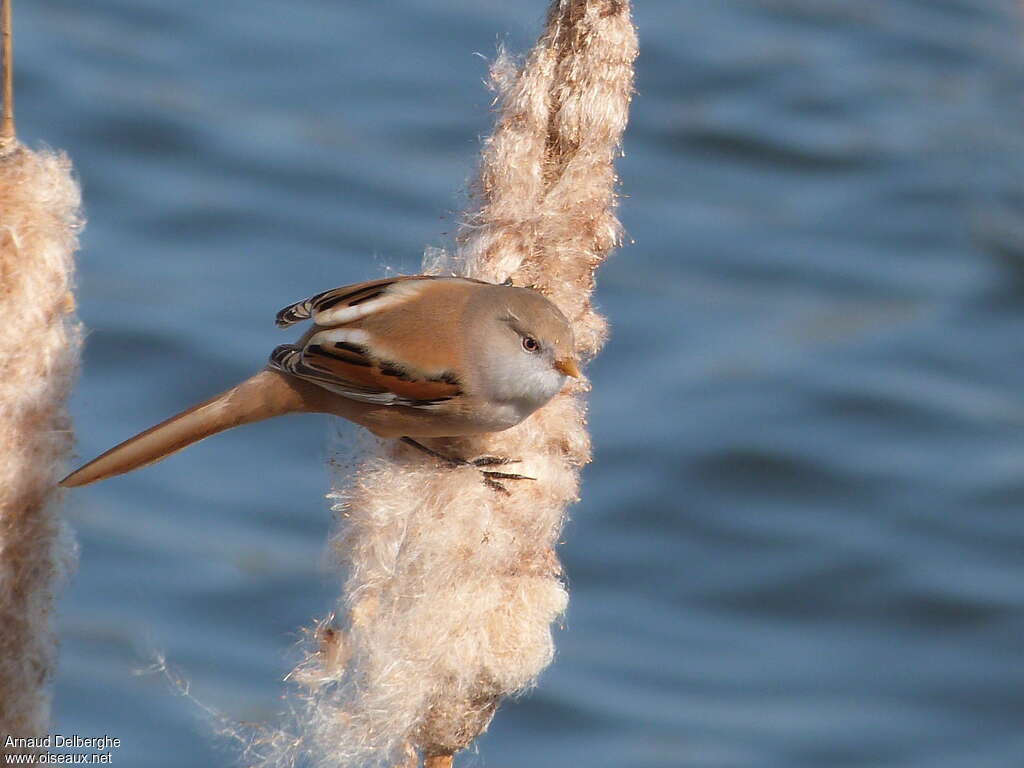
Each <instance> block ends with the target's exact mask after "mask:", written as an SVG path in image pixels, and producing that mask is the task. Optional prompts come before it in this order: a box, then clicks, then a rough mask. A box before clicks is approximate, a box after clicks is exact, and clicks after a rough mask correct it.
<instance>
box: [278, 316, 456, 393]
mask: <svg viewBox="0 0 1024 768" xmlns="http://www.w3.org/2000/svg"><path fill="white" fill-rule="evenodd" d="M357 333H358V332H357V331H349V332H348V334H347V336H348V337H349V338H350V337H351V336H354V335H355V334H357ZM349 338H346V332H345V329H340V328H338V329H329V330H325V331H321V332H319V333H316V334H314V335H313V336H311V337H310V338H309V340H308V341H307V342H306V344H305V346H298V345H295V344H283V345H281V346H280V347H278V348H277V349H275V350H274V352H273V353H272V354H271V356H270V367H271V368H274V369H276V370H279V371H284V372H285V373H289V374H291V375H292V376H296V377H298V378H300V379H304V380H306V381H309V382H312V383H313V384H317V385H318V386H321V387H323V388H324V389H328V390H330V391H331V392H335V393H337V394H339V395H342V396H343V397H347V398H349V399H350V400H358V401H360V402H364V403H373V404H376V405H404V406H407V407H410V408H432V407H435V406H438V405H441V404H442V403H445V402H448V401H449V400H451V399H453V398H455V397H458V396H459V395H461V394H462V386H461V382H460V381H459V379H458V377H457V376H455V374H454V373H451V372H448V371H445V372H443V373H442V374H440V375H436V374H427V373H424V372H422V371H418V370H415V369H413V368H410V367H408V366H399V365H397V364H396V363H394V362H391V361H388V360H382V359H380V358H378V357H376V356H375V355H373V354H372V353H371V352H370V350H369V349H368V347H367V346H366V345H364V344H360V343H358V342H357V341H351V340H349ZM357 338H358V337H357Z"/></svg>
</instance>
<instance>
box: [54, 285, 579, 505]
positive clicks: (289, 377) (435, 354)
mask: <svg viewBox="0 0 1024 768" xmlns="http://www.w3.org/2000/svg"><path fill="white" fill-rule="evenodd" d="M307 319H312V320H313V327H312V328H310V329H309V331H307V332H306V334H305V335H304V336H303V337H302V338H301V339H300V340H299V343H298V344H284V345H282V346H279V347H278V348H277V349H275V350H274V351H273V353H272V354H271V355H270V362H269V364H268V365H267V367H266V368H265V369H264V370H262V371H260V372H259V373H257V374H256V375H255V376H252V377H251V378H249V379H246V380H245V381H243V382H242V383H241V384H239V385H238V386H236V387H233V388H232V389H229V390H228V391H227V392H223V393H221V394H219V395H217V396H216V397H213V398H211V399H209V400H207V401H206V402H204V403H200V404H199V405H196V406H194V407H192V408H190V409H188V410H187V411H183V412H182V413H179V414H178V415H177V416H172V417H171V418H169V419H168V420H167V421H164V422H162V423H161V424H158V425H156V426H155V427H152V428H150V429H147V430H146V431H145V432H142V433H141V434H138V435H136V436H135V437H133V438H131V439H129V440H126V441H125V442H123V443H121V444H120V445H118V446H116V447H114V448H111V449H110V450H109V451H107V452H106V453H104V454H103V455H102V456H99V457H98V458H96V459H93V460H92V461H90V462H89V463H88V464H86V465H85V466H84V467H82V468H81V469H78V470H76V471H75V472H72V473H71V474H70V475H68V476H67V477H65V478H64V479H63V480H62V481H61V483H60V484H61V485H63V486H78V485H88V484H89V483H94V482H96V481H97V480H103V479H105V478H108V477H112V476H114V475H120V474H124V473H125V472H130V471H132V470H133V469H138V468H139V467H144V466H146V465H148V464H153V463H155V462H157V461H160V460H161V459H163V458H165V457H167V456H170V455H171V454H172V453H175V452H176V451H180V450H181V449H182V448H185V447H186V446H189V445H191V444H192V443H195V442H197V441H199V440H202V439H203V438H206V437H209V436H210V435H214V434H216V433H218V432H223V431H224V430H226V429H231V428H232V427H237V426H240V425H242V424H249V423H252V422H255V421H262V420H263V419H269V418H272V417H274V416H280V415H282V414H285V413H291V412H294V411H299V412H313V413H330V414H334V415H336V416H341V417H343V418H346V419H349V420H350V421H354V422H355V423H357V424H361V425H362V426H364V427H366V428H367V429H369V430H370V431H371V432H373V433H374V434H376V435H379V436H380V437H397V438H402V439H403V440H404V441H405V442H407V443H409V444H411V445H414V446H415V447H417V448H419V449H421V450H423V451H426V452H427V453H429V454H431V455H433V456H436V457H438V458H441V459H444V460H447V461H449V462H451V463H453V464H474V465H476V466H478V467H483V466H488V465H494V464H503V463H507V461H508V460H507V459H497V458H493V457H484V458H483V459H478V460H476V461H474V462H467V461H465V460H462V459H452V458H450V457H446V456H443V455H441V454H439V453H436V452H434V451H432V450H430V449H429V448H427V447H426V446H423V445H420V444H419V443H417V442H416V441H415V439H414V438H417V437H424V438H426V437H456V436H460V435H475V434H481V433H485V432H499V431H501V430H503V429H508V428H509V427H512V426H515V425H516V424H518V423H519V422H521V421H522V420H523V419H525V418H526V417H527V416H529V415H530V414H531V413H533V412H534V411H535V410H537V409H538V408H540V407H541V406H542V405H544V404H545V403H546V402H548V401H549V400H550V399H551V398H552V397H554V396H555V394H556V393H557V392H558V391H559V390H560V389H561V388H562V386H563V384H564V383H565V377H566V376H572V377H577V376H579V375H580V372H579V369H578V367H577V363H576V358H575V353H574V341H573V334H572V328H571V327H570V326H569V322H568V321H567V320H566V319H565V316H564V315H563V314H562V313H561V312H560V311H559V310H558V308H557V307H556V306H555V305H554V304H552V303H551V302H550V301H548V300H547V299H546V298H544V297H543V296H541V295H540V294H539V293H537V292H536V291H533V290H530V289H528V288H516V287H513V286H511V285H508V284H506V285H492V284H491V283H484V282H480V281H477V280H470V279H467V278H459V277H431V276H423V275H419V276H410V277H396V278H390V279H385V280H372V281H370V282H366V283H358V284H356V285H348V286H343V287H341V288H335V289H334V290H332V291H326V292H325V293H321V294H318V295H316V296H313V297H312V298H309V299H306V300H305V301H300V302H298V303H297V304H292V305H291V306H289V307H286V308H285V309H282V310H281V311H280V312H278V313H277V325H278V326H279V327H281V328H287V327H288V326H290V325H292V324H294V323H297V322H299V321H301V320H307ZM481 471H482V472H483V474H484V476H485V480H486V481H487V482H488V483H489V484H491V485H496V481H497V480H501V479H526V478H524V477H523V476H522V475H517V474H512V473H506V472H494V471H485V470H481ZM498 487H499V488H500V486H498Z"/></svg>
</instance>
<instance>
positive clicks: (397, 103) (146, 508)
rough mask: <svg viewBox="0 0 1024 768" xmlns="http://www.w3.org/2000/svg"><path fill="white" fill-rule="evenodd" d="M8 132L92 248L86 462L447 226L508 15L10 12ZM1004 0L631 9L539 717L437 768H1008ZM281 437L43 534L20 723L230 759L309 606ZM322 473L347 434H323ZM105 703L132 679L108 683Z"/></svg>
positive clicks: (188, 457) (1011, 445)
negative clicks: (322, 296)
mask: <svg viewBox="0 0 1024 768" xmlns="http://www.w3.org/2000/svg"><path fill="white" fill-rule="evenodd" d="M17 12H18V19H17V22H18V38H17V50H18V53H17V55H18V64H19V72H18V74H19V92H18V97H19V98H18V108H19V117H20V123H19V126H20V133H21V135H22V137H23V138H24V139H26V140H28V141H30V142H38V141H46V142H47V143H49V144H51V145H53V146H58V147H63V148H66V149H67V150H68V151H69V152H70V153H71V155H72V157H73V159H74V161H75V163H76V165H77V168H78V170H79V172H80V174H81V178H82V183H83V186H84V192H85V199H86V204H87V209H88V214H89V218H90V223H89V227H88V230H87V232H86V234H85V237H84V248H83V251H82V254H81V262H80V264H81V267H80V289H81V290H80V303H81V316H82V318H83V320H84V321H85V323H86V324H87V325H88V327H89V329H90V331H89V337H88V342H87V346H86V350H85V365H84V370H83V374H82V377H81V381H80V385H79V388H78V391H77V393H76V395H75V398H74V402H73V409H74V414H75V418H76V421H77V426H78V433H79V446H80V448H79V451H80V454H81V456H82V457H83V458H88V457H91V456H92V455H94V454H96V453H97V452H99V451H101V450H103V449H106V448H107V447H109V446H110V445H112V444H113V443H115V442H117V441H119V440H121V439H123V438H124V437H126V436H127V435H128V434H130V433H133V432H134V431H136V430H137V429H140V428H143V427H146V426H148V425H150V424H151V423H154V422H156V421H158V420H160V419H162V418H164V417H165V416H167V415H168V414H170V413H172V412H174V411H177V410H179V409H180V408H182V407H184V406H186V405H188V404H190V403H192V402H193V401H196V400H199V399H202V398H205V397H206V396H208V395H209V394H211V393H213V392H216V391H219V390H220V389H222V388H224V387H226V386H228V385H230V384H232V383H234V382H235V381H237V380H239V379H241V378H243V377H244V376H246V375H248V374H249V373H250V372H252V371H253V370H254V369H256V368H257V367H259V366H260V365H261V364H262V361H263V360H264V359H265V358H266V355H267V353H268V352H269V350H270V349H272V348H273V347H274V346H275V345H276V344H278V343H280V342H281V341H282V338H283V337H281V336H279V335H278V332H277V331H276V330H275V328H274V327H273V323H272V319H273V313H274V312H275V311H276V310H277V309H278V308H279V307H280V306H283V305H284V304H286V303H288V302H289V301H292V300H294V299H298V298H301V297H304V296H305V295H308V294H310V293H314V292H317V291H319V290H323V289H325V288H328V287H332V286H335V285H340V284H344V283H348V282H354V281H358V280H362V279H367V278H372V277H375V276H378V275H380V274H381V272H382V270H383V269H384V268H385V267H387V266H391V267H395V268H397V269H400V270H404V271H414V270H415V269H416V268H417V266H418V264H419V259H420V254H421V252H422V249H423V247H424V246H425V245H431V244H443V243H444V242H446V236H445V234H444V233H446V232H450V231H451V230H452V228H453V225H454V222H455V221H456V215H455V213H454V212H456V211H458V210H459V209H460V208H461V206H462V204H463V199H464V198H463V193H462V191H461V190H463V189H464V188H465V182H466V180H467V178H468V177H469V176H470V175H471V172H472V168H473V164H474V161H475V155H476V150H477V146H478V138H479V136H481V135H483V134H485V133H486V131H487V129H488V124H489V120H490V118H491V115H490V113H489V106H490V95H489V94H488V92H487V91H486V90H485V89H484V88H483V87H482V85H481V79H482V77H483V76H484V74H485V62H484V61H483V60H482V59H481V58H480V57H479V56H477V55H475V54H476V53H481V54H483V55H484V56H490V55H492V54H493V51H494V49H495V45H496V43H497V41H498V40H504V41H505V42H506V43H507V44H508V45H509V46H510V47H512V48H515V49H520V50H522V49H523V48H525V47H526V46H527V45H529V43H530V41H531V40H532V38H533V37H534V36H535V34H536V32H537V31H538V29H539V26H540V22H541V20H542V18H543V14H544V4H543V2H541V1H540V0H531V1H530V2H515V3H512V2H508V1H507V0H505V1H504V2H499V1H498V0H474V2H468V1H462V0H430V1H429V2H428V1H427V0H400V1H396V2H390V3H355V2H339V1H334V2H326V1H325V0H293V1H292V2H289V3H283V2H274V3H272V2H268V1H267V0H245V1H244V2H243V1H242V0H224V1H223V2H219V3H200V2H197V1H196V0H191V1H186V2H177V3H166V2H158V1H157V0H93V2H89V3H81V2H77V0H37V2H34V3H28V2H23V3H19V4H18V9H17ZM1019 13H1020V11H1019V9H1018V7H1017V5H1016V4H1015V2H1013V0H974V1H973V2H969V1H968V0H943V1H942V2H936V1H935V0H687V1H686V2H681V0H640V1H639V2H638V3H637V9H636V19H637V22H638V24H639V28H640V32H641V40H642V50H643V53H642V56H641V59H640V61H639V63H638V66H639V69H638V82H637V88H638V93H637V96H636V99H635V102H634V110H633V119H632V123H631V125H630V128H629V132H628V135H627V137H626V143H625V149H626V156H625V158H623V160H622V161H621V164H620V169H621V175H622V180H623V191H624V193H625V194H626V195H627V197H625V198H624V199H623V201H622V207H621V216H622V219H623V222H624V224H625V226H626V228H627V230H628V232H629V236H630V238H631V239H632V240H633V241H635V242H633V243H631V244H630V245H629V247H627V248H624V249H623V250H622V251H620V252H619V253H618V254H617V255H616V256H615V257H614V258H613V259H612V260H611V261H610V262H609V263H608V264H607V265H606V266H605V267H604V268H603V269H602V270H601V273H600V279H599V286H598V302H599V304H600V306H601V308H602V310H603V311H604V312H606V313H607V314H608V316H609V317H610V319H611V322H612V324H613V337H612V340H611V342H610V344H609V345H608V347H607V349H606V350H605V352H604V354H603V355H602V356H601V357H600V358H599V359H598V360H597V361H596V362H595V363H594V364H593V365H592V366H591V368H590V371H589V373H590V374H591V376H592V377H593V381H594V393H593V398H592V405H593V410H592V419H591V424H592V427H593V433H594V437H595V446H596V460H595V464H594V465H593V466H592V467H591V468H589V469H588V471H587V473H586V476H585V481H584V488H583V500H582V502H581V503H580V504H579V505H578V506H576V507H575V508H574V509H573V512H572V521H571V523H570V525H569V527H568V529H567V531H566V533H565V536H564V541H565V543H564V545H563V546H562V548H561V553H562V556H563V558H564V560H565V563H566V567H567V570H568V574H569V578H570V580H571V586H572V592H573V598H572V605H571V608H570V611H569V614H568V617H567V621H566V627H565V629H564V630H560V631H559V632H558V638H557V641H558V648H559V652H558V657H557V659H556V661H555V663H554V665H553V666H552V667H551V668H550V669H549V671H548V672H547V673H546V674H545V675H544V677H543V679H542V682H541V685H540V687H539V688H538V689H537V690H536V691H535V692H533V693H531V694H530V695H529V696H527V697H525V698H523V699H520V700H518V701H516V702H512V703H508V704H506V705H505V706H504V707H503V708H502V710H501V711H500V712H499V714H498V716H497V718H496V719H495V721H494V724H493V726H492V727H491V730H490V732H489V733H488V734H487V735H486V736H485V737H484V738H483V739H481V741H480V746H479V754H478V755H477V756H467V757H465V758H462V760H463V763H464V764H470V765H485V766H511V765H519V766H539V767H543V766H552V767H553V766H559V767H560V768H561V766H565V765H574V764H580V765H587V766H608V767H609V768H612V767H615V768H623V767H626V766H628V767H631V768H632V767H634V766H635V767H636V768H648V767H651V768H654V767H658V766H684V767H686V768H769V767H770V768H775V767H778V768H834V767H845V766H865V767H871V768H879V767H883V768H884V767H888V766H920V767H921V768H988V767H989V766H992V767H993V768H1012V767H1013V766H1020V765H1024V727H1022V726H1024V397H1022V391H1024V367H1022V366H1021V364H1020V361H1021V359H1022V357H1024V334H1022V332H1021V330H1022V327H1024V245H1022V243H1024V185H1022V182H1021V179H1022V178H1024V160H1022V158H1024V154H1022V149H1024V141H1022V139H1024V30H1022V27H1021V24H1020V17H1019ZM339 429H340V430H341V431H342V432H343V434H344V435H349V434H350V432H349V429H350V428H348V427H344V426H339V425H336V424H329V423H328V420H327V419H326V418H322V417H294V418H291V419H282V420H278V421H275V422H270V423H266V424H263V425H259V426H254V427H250V428H247V429H246V430H243V431H238V432H234V433H228V434H225V435H222V436H220V437H218V438H216V439H214V440H210V441H207V442H205V443H203V444H201V445H199V446H196V447H194V448H192V449H190V450H189V451H187V452H185V453H183V454H180V455H179V456H176V457H174V458H173V459H171V460H169V461H167V462H165V463H163V464H160V465H158V466H155V467H152V468H149V469H146V470H144V471H141V472H138V473H135V474H132V475H129V476H126V477H124V478H121V479H118V480H114V481H110V482H107V483H104V484H101V485H98V486H96V487H93V488H88V489H84V490H81V491H75V492H74V493H72V494H70V496H69V499H68V504H67V515H68V516H69V518H70V519H71V521H72V522H73V524H74V526H75V528H76V529H77V531H78V536H79V539H80V542H81V549H82V553H81V565H80V568H79V571H78V574H77V576H76V578H75V580H74V583H73V584H72V585H71V586H70V587H69V589H68V590H67V591H66V593H65V597H64V599H63V601H62V603H61V606H60V617H59V628H60V635H61V639H62V660H61V668H60V674H59V677H58V680H57V685H56V692H55V693H56V703H55V713H56V727H57V729H58V730H59V731H61V732H62V733H79V734H82V735H98V734H103V733H106V734H109V735H111V736H115V737H118V738H120V739H121V740H122V746H121V747H120V748H119V749H118V750H117V751H116V752H115V755H114V764H115V765H121V766H140V767H145V768H150V767H152V768H171V766H174V767H175V768H180V767H181V766H196V767H199V766H204V767H205V766H211V765H222V764H225V762H226V761H230V758H231V750H230V748H229V747H227V748H226V747H225V746H224V745H223V744H222V743H220V742H218V741H217V740H216V739H214V738H213V737H212V736H211V735H210V727H209V725H208V723H207V721H206V719H205V718H204V716H203V714H202V713H201V712H200V711H199V710H198V709H197V708H196V706H195V705H193V704H192V703H191V702H190V701H189V700H188V699H187V698H185V697H182V696H178V695H176V694H175V693H174V691H173V689H172V688H171V687H170V686H168V685H167V683H166V682H165V681H164V680H163V679H162V678H161V677H160V676H159V675H154V674H146V673H144V670H145V668H146V667H147V666H148V665H150V664H151V661H152V655H153V653H154V652H156V651H160V652H163V653H165V654H166V656H167V659H168V661H169V663H170V664H171V665H172V666H173V667H174V668H175V669H176V670H177V672H178V673H179V674H180V675H182V676H183V677H184V678H187V679H188V680H189V681H190V684H191V693H192V694H193V695H194V696H195V697H196V698H197V699H199V700H201V701H202V702H204V703H205V704H207V705H209V706H211V707H214V708H217V709H219V710H221V711H223V712H224V713H226V714H227V715H228V716H230V717H232V718H236V719H242V720H262V719H268V718H272V717H273V714H274V712H276V711H277V708H278V706H279V704H280V702H279V696H280V694H281V692H282V690H283V686H282V683H281V682H280V678H281V677H282V676H283V675H284V674H285V673H286V672H287V670H288V669H289V668H290V662H291V661H292V660H293V658H294V657H293V654H292V651H291V648H292V646H293V644H294V642H295V640H296V639H297V638H298V629H299V628H300V627H302V626H304V625H307V624H308V623H309V621H310V620H311V618H312V617H315V616H319V615H322V614H323V613H324V612H325V611H327V610H328V609H329V607H330V605H331V603H332V600H333V597H334V596H335V595H336V594H337V590H338V587H337V576H336V575H335V574H333V573H331V572H330V571H329V570H327V569H325V568H324V567H322V566H321V565H320V564H319V563H320V559H321V554H322V552H323V549H324V540H325V536H326V535H327V532H328V530H329V527H330V513H329V510H328V502H327V501H326V500H325V499H324V498H323V495H324V493H325V491H326V489H327V487H328V473H327V471H326V469H325V464H324V459H325V456H326V455H327V453H328V444H329V440H330V439H331V438H332V436H333V434H334V433H335V432H337V431H338V430H339ZM343 439H349V438H347V437H346V438H343ZM140 671H143V673H142V674H137V672H140Z"/></svg>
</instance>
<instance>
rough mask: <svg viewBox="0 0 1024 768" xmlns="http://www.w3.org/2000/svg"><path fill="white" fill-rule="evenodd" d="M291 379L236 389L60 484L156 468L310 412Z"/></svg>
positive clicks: (257, 379)
mask: <svg viewBox="0 0 1024 768" xmlns="http://www.w3.org/2000/svg"><path fill="white" fill-rule="evenodd" d="M289 378H290V377H286V376H285V375H283V374H281V373H278V372H276V371H270V370H265V371H260V372H259V373H257V374H256V375H255V376H252V377H251V378H249V379H246V380H245V381H243V382H242V383H241V384H239V385H238V386H236V387H232V388H231V389H229V390H227V391H226V392H222V393H221V394H219V395H216V396H215V397H211V398H210V399H209V400H207V401H205V402H203V403H199V405H196V406H193V407H192V408H189V409H188V410H187V411H182V412H181V413H179V414H177V415H176V416H172V417H171V418H169V419H167V420H166V421H164V422H161V423H160V424H157V425H156V426H155V427H150V428H149V429H147V430H146V431H145V432H141V433H140V434H138V435H136V436H135V437H132V438H129V439H128V440H125V441H124V442H123V443H121V444H120V445H118V446H115V447H113V448H111V449H110V450H109V451H107V452H106V453H104V454H103V455H101V456H99V457H97V458H95V459H93V460H92V461H90V462H89V463H88V464H86V465H85V466H84V467H81V468H80V469H77V470H75V471H74V472H72V473H71V474H70V475H68V476H67V477H65V478H64V479H63V480H61V481H60V484H61V485H62V486H65V487H73V486H79V485H88V484H89V483H95V482H96V481H97V480H105V479H106V478H108V477H113V476H114V475H121V474H124V473H125V472H131V471H132V470H133V469H138V468H140V467H144V466H146V465H148V464H153V463H155V462H157V461H160V460H161V459H164V458H166V457H168V456H170V455H171V454H172V453H176V452H177V451H180V450H181V449H182V448H185V447H187V446H189V445H192V443H195V442H198V441H200V440H202V439H203V438H206V437H209V436H210V435H215V434H217V433H218V432H223V431H224V430H226V429H231V428H232V427H237V426H241V425H242V424H250V423H252V422H255V421H262V420H264V419H269V418H272V417H274V416H280V415H281V414H284V413H288V412H289V411H297V410H308V408H306V407H304V406H305V403H304V400H303V397H302V395H301V392H300V390H299V389H296V387H295V386H294V385H293V383H292V382H291V381H289Z"/></svg>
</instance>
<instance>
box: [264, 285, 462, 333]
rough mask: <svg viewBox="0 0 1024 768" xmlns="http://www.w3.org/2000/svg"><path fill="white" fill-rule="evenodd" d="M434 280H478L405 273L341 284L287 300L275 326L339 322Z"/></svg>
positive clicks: (398, 300) (412, 293) (402, 297)
mask: <svg viewBox="0 0 1024 768" xmlns="http://www.w3.org/2000/svg"><path fill="white" fill-rule="evenodd" d="M435 280H458V281H464V282H473V283H477V282H480V281H478V280H470V279H469V278H464V277H459V278H457V277H442V276H435V275H405V276H401V277H388V278H385V279H383V280H370V281H369V282H366V283H355V284H353V285H343V286H341V287H340V288H332V289H331V290H329V291H324V292H323V293H318V294H317V295H316V296H311V297H310V298H308V299H305V300H303V301H298V302H296V303H294V304H291V305H289V306H287V307H285V308H284V309H282V310H281V311H280V312H278V313H277V326H278V327H279V328H287V327H288V326H290V325H293V324H295V323H298V322H301V321H302V320H309V319H310V318H312V319H313V322H314V323H316V324H317V325H343V324H345V323H350V322H352V321H353V320H358V319H359V318H361V317H366V316H367V315H369V314H372V313H373V312H377V311H379V310H381V309H384V308H385V307H391V306H394V305H396V304H399V303H401V302H403V301H407V300H409V299H411V298H412V297H413V296H415V295H416V294H417V293H419V291H420V290H421V289H422V288H424V287H426V285H428V284H430V283H431V282H433V281H435Z"/></svg>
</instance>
